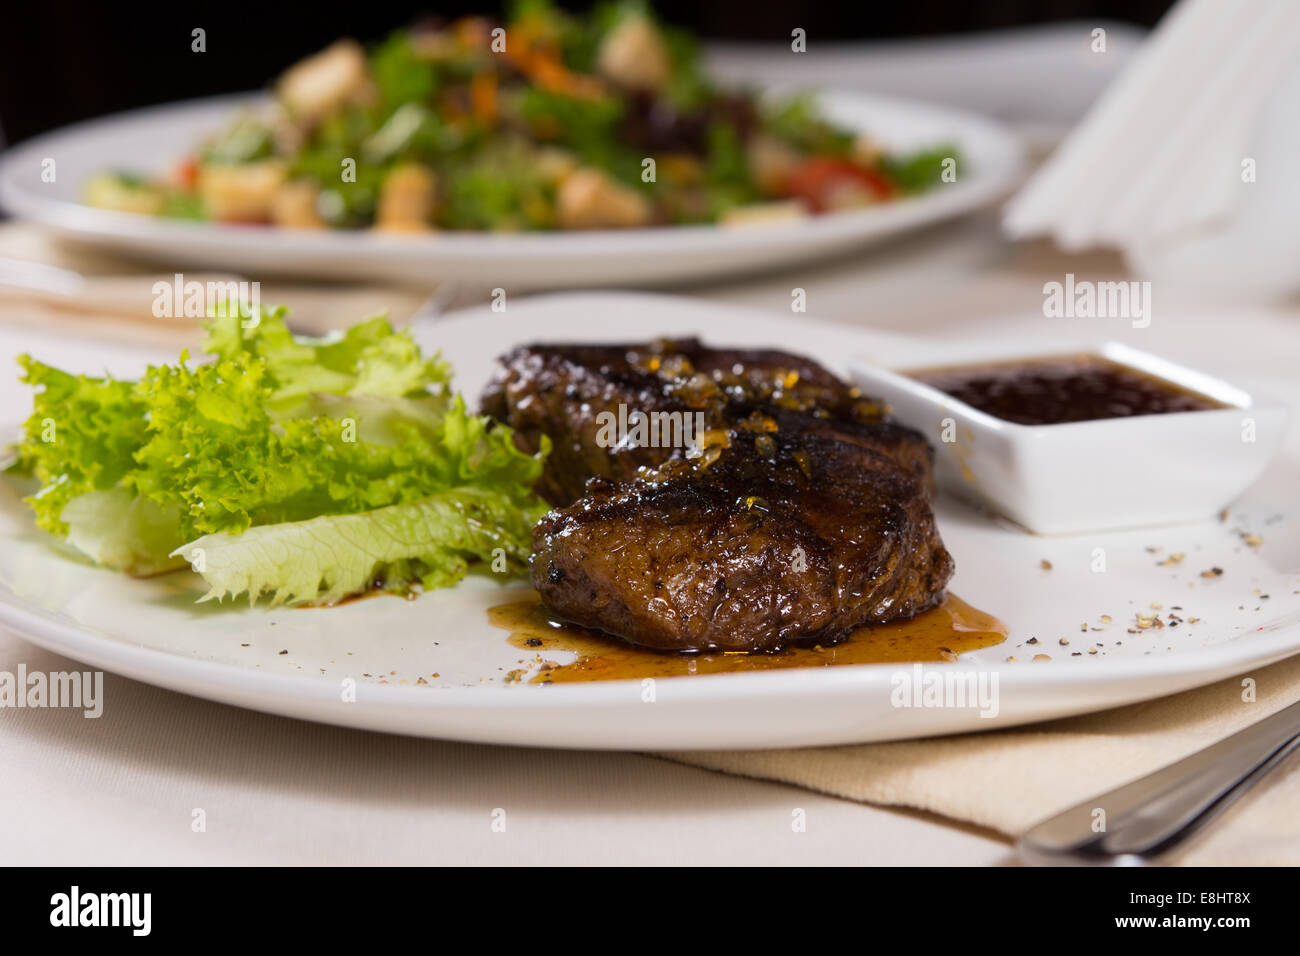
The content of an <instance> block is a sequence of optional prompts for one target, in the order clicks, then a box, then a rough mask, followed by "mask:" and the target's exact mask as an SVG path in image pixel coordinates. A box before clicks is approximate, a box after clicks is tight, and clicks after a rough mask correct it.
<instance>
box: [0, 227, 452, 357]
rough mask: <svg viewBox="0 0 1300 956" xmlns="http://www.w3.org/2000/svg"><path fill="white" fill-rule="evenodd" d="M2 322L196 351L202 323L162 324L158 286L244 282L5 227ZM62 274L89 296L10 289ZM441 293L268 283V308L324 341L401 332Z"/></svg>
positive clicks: (0, 242) (1, 232)
mask: <svg viewBox="0 0 1300 956" xmlns="http://www.w3.org/2000/svg"><path fill="white" fill-rule="evenodd" d="M0 259H3V260H7V261H6V262H5V263H3V265H5V266H6V269H0V320H5V321H19V322H32V323H39V324H40V325H41V326H43V327H45V328H56V329H67V330H69V331H70V332H76V331H77V330H87V329H92V328H93V330H94V332H95V333H96V334H99V335H104V336H107V337H111V338H113V339H116V340H118V341H129V342H140V343H141V344H153V345H159V346H171V345H175V346H177V347H178V348H179V347H180V346H191V347H192V346H194V345H196V344H197V343H198V342H199V341H200V340H201V339H202V330H201V328H200V323H199V320H196V319H178V318H163V319H160V318H155V317H154V316H153V314H152V308H151V306H152V302H153V295H154V294H153V291H152V290H153V284H154V283H155V282H156V281H159V280H163V281H167V282H171V281H173V276H174V274H175V273H176V272H177V271H182V272H183V273H184V274H185V277H186V280H198V281H206V279H208V278H222V279H228V278H235V279H237V278H239V277H238V276H234V275H231V274H226V273H222V274H220V275H218V274H216V273H209V272H204V273H202V274H200V273H197V272H193V271H190V270H176V269H168V268H162V267H158V266H156V265H151V264H149V263H146V262H142V261H138V260H133V259H127V258H121V257H118V256H114V255H112V254H110V253H107V252H103V251H101V250H98V249H95V248H92V247H91V246H88V245H85V244H84V243H78V242H73V241H69V240H63V239H58V238H56V237H53V236H51V235H49V234H47V233H45V232H43V231H41V230H40V229H38V228H36V227H34V226H31V225H28V224H26V223H19V222H7V223H0ZM25 262H31V263H33V264H34V267H35V268H38V269H39V268H42V267H54V268H56V269H65V270H70V271H72V272H75V273H77V274H78V275H81V276H82V277H84V278H85V279H86V283H85V286H84V288H83V289H82V290H81V291H79V292H77V293H75V294H70V295H63V296H51V295H44V294H38V293H34V292H31V291H29V290H26V289H23V288H21V287H19V286H17V285H10V284H6V283H5V281H4V277H3V273H4V272H5V271H21V269H22V266H21V264H22V263H25ZM441 291H450V290H439V289H436V288H435V284H434V283H432V282H431V283H430V284H429V287H428V288H404V287H401V286H393V285H377V284H356V283H349V284H331V283H320V282H315V283H307V282H292V281H280V280H274V281H267V280H261V286H260V292H261V299H262V303H263V304H264V305H287V306H289V308H290V316H289V321H290V324H291V325H292V326H293V327H294V328H295V329H297V330H299V331H302V332H306V333H311V334H320V333H323V332H327V331H329V330H331V329H339V328H345V327H347V326H348V325H351V324H352V323H354V322H357V321H359V320H360V319H362V318H365V317H366V316H370V315H374V314H375V313H376V312H382V311H387V312H388V314H389V317H390V318H391V319H392V320H393V321H394V322H395V323H397V324H403V323H405V322H407V321H408V320H409V319H410V318H411V316H412V315H414V314H415V312H416V311H417V310H418V309H420V308H421V307H424V306H426V304H428V303H429V302H430V301H431V299H433V298H434V297H435V295H438V293H439V292H441Z"/></svg>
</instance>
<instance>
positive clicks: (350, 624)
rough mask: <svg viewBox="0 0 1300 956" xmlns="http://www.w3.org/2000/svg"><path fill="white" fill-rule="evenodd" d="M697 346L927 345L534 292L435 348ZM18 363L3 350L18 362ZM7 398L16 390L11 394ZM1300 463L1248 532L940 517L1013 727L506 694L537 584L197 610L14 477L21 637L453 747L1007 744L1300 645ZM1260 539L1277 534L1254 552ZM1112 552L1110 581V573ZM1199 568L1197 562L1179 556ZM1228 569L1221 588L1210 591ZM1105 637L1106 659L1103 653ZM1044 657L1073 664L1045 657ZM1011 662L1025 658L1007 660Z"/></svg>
mask: <svg viewBox="0 0 1300 956" xmlns="http://www.w3.org/2000/svg"><path fill="white" fill-rule="evenodd" d="M683 333H685V334H690V333H698V334H700V335H702V336H703V337H704V338H705V339H706V340H707V341H710V342H714V343H718V344H729V343H737V342H743V343H745V344H746V345H750V346H758V345H770V346H775V347H780V348H787V349H795V350H798V351H802V352H806V353H808V354H810V355H812V356H815V357H816V358H818V359H820V360H821V361H823V362H825V363H827V364H828V365H829V366H830V367H831V368H833V369H837V370H840V371H844V368H845V364H846V363H847V362H848V361H849V360H850V359H851V358H853V357H855V356H868V355H869V356H872V357H874V358H876V359H877V360H879V361H882V362H887V361H888V360H889V356H890V355H891V354H897V355H903V354H905V353H906V352H907V350H908V349H909V348H910V349H913V350H914V349H915V348H916V341H915V340H912V339H904V338H900V337H894V336H888V335H881V334H877V333H870V332H864V331H854V330H851V329H847V328H845V327H843V326H834V325H828V324H821V323H818V322H815V321H813V320H810V319H804V318H802V317H801V320H800V322H798V323H793V322H791V321H790V320H789V319H788V318H781V317H779V316H772V315H768V314H765V313H762V312H755V311H752V310H748V309H740V308H728V307H721V306H717V305H713V304H709V303H703V302H697V301H692V300H687V299H678V298H669V297H660V296H650V295H612V294H601V293H592V294H586V295H567V296H553V297H546V298H541V299H536V300H531V301H530V300H521V301H518V302H513V303H511V304H510V306H509V308H508V311H507V312H505V313H504V314H502V313H492V312H489V311H487V310H486V309H481V310H474V311H473V312H467V313H461V314H459V315H457V316H455V317H453V318H449V319H446V320H444V321H440V322H435V323H433V324H431V325H428V326H426V327H424V328H422V329H421V330H420V332H419V335H420V338H421V339H422V341H423V342H424V343H425V344H426V345H429V346H437V347H440V348H442V349H443V350H444V352H445V353H446V355H447V357H448V358H449V359H451V360H452V361H453V362H454V363H455V366H456V371H457V381H458V382H459V385H460V387H461V388H462V389H463V390H464V391H465V392H466V393H467V394H470V395H473V394H477V392H478V389H479V388H480V387H481V385H482V384H483V382H484V381H485V380H486V378H487V376H488V374H489V372H490V370H491V368H492V365H493V359H494V357H495V355H496V354H497V353H498V352H500V351H501V350H503V349H506V348H508V347H509V346H511V345H514V344H517V343H524V342H530V341H535V340H538V339H543V340H588V341H590V340H606V341H611V340H644V339H648V338H653V337H656V336H661V335H674V334H683ZM19 348H25V349H27V350H30V351H31V352H33V353H34V354H36V355H37V356H43V357H46V358H48V359H50V360H52V361H55V362H58V363H59V364H61V365H67V366H69V367H73V368H81V369H83V370H87V371H90V370H98V369H101V368H103V367H105V366H106V365H107V366H108V367H109V368H111V370H112V371H113V372H114V373H116V374H131V373H132V372H133V371H138V370H139V369H140V368H142V367H143V365H144V363H145V362H146V361H147V360H154V361H157V360H159V359H160V358H164V357H165V356H160V355H157V354H150V355H144V354H140V353H134V354H130V353H123V352H120V351H115V350H112V349H109V348H107V347H105V346H94V347H91V346H87V345H82V344H79V343H77V342H75V341H70V340H66V339H63V340H60V339H57V338H54V337H52V336H51V337H42V336H41V335H40V334H39V333H37V332H34V331H31V330H24V331H23V332H22V333H21V335H20V334H18V333H16V332H13V331H8V332H6V331H4V330H0V353H11V352H14V351H16V350H18V349H19ZM5 358H6V355H5V354H0V364H2V363H3V362H4V360H5ZM1210 371H1213V370H1210ZM5 394H10V395H12V394H13V392H12V390H10V389H9V388H8V387H7V386H6V387H5V388H4V389H0V396H3V395H5ZM10 407H12V406H10ZM1121 451H1122V450H1121ZM1297 467H1300V465H1298V463H1297V460H1296V452H1295V447H1294V445H1292V446H1290V447H1289V448H1288V449H1287V450H1286V451H1285V452H1284V453H1283V454H1282V455H1281V456H1279V458H1278V459H1277V460H1275V462H1274V463H1273V465H1272V466H1271V467H1270V469H1269V470H1268V471H1267V472H1266V473H1265V475H1264V477H1263V478H1261V480H1260V481H1259V482H1257V483H1256V484H1255V485H1254V486H1253V487H1252V488H1251V489H1250V491H1248V492H1247V493H1246V495H1245V497H1244V498H1243V499H1242V500H1240V501H1238V502H1237V503H1235V504H1234V505H1233V507H1232V515H1231V518H1230V520H1229V521H1227V522H1219V521H1217V520H1215V521H1209V522H1201V523H1196V524H1188V525H1179V526H1174V527H1168V528H1155V529H1145V530H1143V531H1138V532H1127V533H1112V534H1089V535H1080V536H1072V537H1051V538H1048V537H1037V536H1034V535H1030V534H1027V533H1026V532H1024V531H1021V530H1019V529H1016V528H1012V527H1009V526H1006V525H1003V524H1000V523H998V522H996V521H994V520H991V519H990V518H988V517H986V516H984V515H983V514H980V513H978V512H976V511H973V510H971V509H969V508H967V507H965V506H963V505H960V504H956V503H952V502H948V501H944V502H942V503H941V505H940V507H939V509H938V517H939V528H940V531H941V533H942V535H943V539H944V541H945V542H946V544H947V545H948V548H949V549H950V550H951V551H952V554H953V557H954V559H955V560H956V564H957V574H956V577H955V578H954V579H953V581H952V585H951V590H952V592H953V593H954V594H956V595H958V596H960V597H961V598H963V599H964V600H966V601H968V602H969V603H971V604H973V605H975V606H976V607H978V608H981V609H983V610H985V611H988V612H990V613H993V614H995V615H997V616H999V617H1001V618H1002V619H1003V620H1004V621H1005V622H1006V623H1007V624H1008V626H1009V627H1010V631H1011V638H1010V640H1009V641H1008V642H1007V643H1005V644H1003V645H1000V646H997V647H993V648H988V649H985V650H981V651H977V652H973V653H970V654H966V655H963V656H962V657H961V658H960V660H959V662H958V663H957V664H950V665H928V666H927V670H937V671H940V672H943V671H944V670H945V668H947V669H949V670H948V672H949V673H956V671H954V670H952V669H953V668H956V669H958V670H960V671H962V672H979V673H984V674H987V675H989V676H990V677H991V676H992V675H996V677H997V681H998V714H997V716H996V717H993V718H982V717H980V716H978V714H977V712H976V711H975V710H972V709H963V708H956V707H911V708H903V707H896V706H893V703H892V702H891V692H892V690H893V688H894V679H895V676H896V675H898V674H900V673H901V672H904V671H910V666H909V665H902V666H898V665H892V664H889V665H871V666H854V667H844V666H837V667H829V668H818V669H804V670H785V671H768V672H759V673H744V674H724V675H716V676H712V675H711V676H701V677H681V678H669V679H661V680H660V681H658V684H657V688H656V695H655V697H656V699H655V701H654V702H653V703H646V702H645V701H644V700H643V698H642V687H641V684H640V683H639V682H637V681H613V682H597V683H590V684H555V685H550V686H542V685H535V684H526V683H525V684H510V685H507V684H506V683H505V682H504V680H503V678H504V676H505V674H506V672H508V671H510V670H513V669H515V668H518V667H520V666H521V664H520V661H521V659H523V658H526V657H529V656H530V655H528V654H525V653H523V652H521V651H520V650H517V649H515V648H513V647H511V646H510V645H509V644H507V642H506V639H507V635H506V633H505V632H504V631H502V630H500V629H498V628H495V627H493V626H491V625H490V624H489V623H488V621H487V618H486V615H485V609H486V608H488V607H491V606H492V605H495V604H500V603H503V602H504V601H506V600H509V599H511V598H512V597H518V596H520V595H521V594H523V593H526V592H525V589H523V588H522V587H520V586H518V585H515V586H513V587H511V588H510V589H506V588H504V587H502V586H501V585H498V584H497V583H495V582H493V581H491V580H487V579H486V578H485V577H480V578H473V579H471V580H468V581H466V582H465V583H463V584H462V585H460V586H458V587H456V588H453V589H450V590H447V591H439V592H433V593H430V594H426V595H424V596H422V597H420V598H419V599H417V600H414V601H404V600H401V599H399V598H393V597H387V596H381V597H375V598H371V599H369V600H364V601H356V602H353V603H351V604H347V605H344V606H342V607H337V608H332V609H300V610H288V609H280V610H275V611H269V610H264V609H261V608H252V609H250V608H249V607H248V606H247V605H246V604H234V605H232V604H230V603H227V604H226V605H224V606H218V605H216V604H204V605H196V604H194V603H193V602H194V599H195V598H196V597H197V596H199V594H200V593H201V592H202V590H203V588H202V586H201V585H200V584H199V583H198V582H197V578H196V577H195V576H194V575H191V574H189V573H188V572H182V573H178V574H172V575H167V576H164V577H160V578H156V579H152V580H144V581H136V580H131V579H129V578H126V577H123V576H121V575H118V574H115V573H112V572H109V571H102V570H98V569H96V568H93V567H89V566H87V565H85V564H81V563H78V562H77V561H76V560H73V559H70V558H68V557H66V556H64V555H63V554H61V553H60V552H59V551H57V550H56V549H55V547H53V546H52V543H51V541H50V539H48V538H47V537H46V536H44V535H43V534H42V533H40V532H38V531H36V530H35V528H34V527H33V525H32V522H31V518H30V515H29V514H28V512H27V509H26V508H25V506H24V505H22V504H21V502H19V501H18V500H17V497H16V496H15V495H14V494H13V493H12V491H11V490H10V489H9V488H8V486H7V485H4V486H0V624H4V625H6V626H8V627H10V628H12V629H13V630H15V631H16V632H18V633H20V634H22V635H25V636H26V637H28V638H29V639H31V640H32V641H34V642H35V643H37V644H40V645H42V646H44V647H47V648H49V649H51V650H54V651H57V652H59V653H62V654H65V655H67V656H69V657H71V658H74V659H76V660H79V661H84V662H85V663H87V664H89V665H91V666H94V667H100V668H104V669H107V670H111V671H115V672H117V673H121V674H125V675H127V676H130V677H133V678H136V679H138V680H142V681H147V682H149V683H153V684H158V685H160V686H163V687H168V688H171V689H173V690H178V691H181V692H183V693H188V694H194V695H196V696H199V697H205V698H209V699H212V700H218V701H224V702H226V703H230V704H236V705H239V706H243V707H251V708H254V709H257V710H263V711H268V712H271V713H277V714H285V715H289V716H293V717H302V718H306V719H309V720H318V721H323V722H326V723H333V724H341V725H346V726H352V727H362V728H368V729H374V730H386V731H394V732H398V733H407V734H416V735H422V736H429V737H441V738H449V739H456V740H471V741H486V742H494V743H507V744H521V745H534V746H550V747H583V748H607V749H691V748H739V747H746V748H763V747H785V746H800V745H819V744H839V743H850V742H862V741H873V740H893V739H901V738H907V737H919V736H930V735H935V734H946V733H957V732H962V731H970V730H987V729H990V728H993V727H1001V726H1007V725H1011V724H1017V723H1024V722H1027V721H1033V720H1042V719H1046V718H1051V717H1063V716H1066V715H1069V714H1077V713H1082V712H1086V711H1091V710H1099V709H1103V708H1106V707H1113V706H1117V705H1120V704H1125V703H1129V702H1132V701H1137V700H1143V699H1147V698H1151V697H1156V696H1160V695H1164V694H1171V693H1174V692H1176V691H1180V690H1184V689H1187V688H1189V687H1195V686H1198V685H1202V684H1206V683H1209V682H1212V681H1215V680H1219V679H1221V678H1224V677H1229V676H1232V675H1234V674H1242V673H1250V672H1253V671H1254V670H1255V669H1256V668H1259V667H1261V666H1263V665H1264V664H1267V663H1271V662H1273V661H1276V660H1280V659H1281V658H1283V657H1287V656H1289V655H1291V654H1294V653H1296V652H1297V651H1300V580H1298V578H1297V569H1298V568H1300V521H1298V520H1297V517H1298V516H1297V515H1296V514H1295V513H1294V512H1295V508H1294V505H1295V495H1294V483H1295V475H1296V472H1297ZM1247 531H1248V532H1251V533H1256V534H1258V535H1259V536H1260V537H1262V539H1263V540H1262V543H1258V544H1257V545H1256V546H1251V545H1250V544H1248V543H1246V542H1245V541H1244V540H1243V538H1242V532H1247ZM1098 549H1100V551H1101V553H1102V554H1103V555H1104V570H1103V571H1098V570H1096V568H1097V567H1098V564H1097V561H1098V553H1099V552H1098ZM1149 549H1159V550H1157V551H1153V550H1149ZM1179 553H1181V554H1183V555H1184V556H1185V557H1184V558H1183V559H1182V560H1181V561H1179V562H1177V563H1169V564H1162V563H1161V562H1164V561H1167V560H1168V558H1169V557H1170V556H1171V555H1175V554H1179ZM1044 560H1047V561H1050V562H1051V565H1052V568H1051V570H1044V569H1043V567H1042V566H1041V562H1042V561H1044ZM1213 567H1219V568H1222V569H1223V572H1224V573H1223V574H1222V575H1221V576H1215V577H1213V578H1205V577H1202V576H1201V573H1200V572H1202V571H1204V570H1208V569H1210V568H1213ZM1265 595H1267V597H1265ZM1153 604H1159V605H1162V608H1161V609H1160V610H1159V611H1158V613H1159V615H1160V616H1161V618H1162V619H1167V617H1168V615H1169V614H1171V613H1173V614H1177V615H1178V616H1179V617H1181V618H1182V619H1183V623H1182V624H1180V625H1179V626H1177V627H1165V628H1163V629H1155V628H1148V629H1143V630H1141V631H1139V632H1138V633H1135V634H1130V633H1128V628H1129V627H1130V626H1132V625H1133V624H1134V622H1135V616H1136V614H1138V613H1143V614H1151V613H1157V612H1156V610H1155V609H1154V608H1153V607H1152V605H1153ZM1102 615H1108V616H1109V617H1110V618H1111V620H1110V622H1109V623H1107V622H1105V621H1104V620H1103V617H1102ZM1193 619H1196V620H1195V621H1194V622H1193ZM1081 626H1085V627H1087V628H1093V627H1096V628H1100V630H1095V631H1094V630H1081ZM1029 638H1036V639H1037V643H1036V644H1028V643H1026V642H1027V641H1028V639H1029ZM1061 638H1065V639H1066V640H1068V641H1069V644H1068V645H1061V644H1060V643H1058V642H1059V640H1060V639H1061ZM1095 644H1100V645H1101V646H1100V647H1099V648H1098V651H1097V653H1096V654H1090V653H1089V652H1088V651H1089V648H1090V647H1092V646H1093V645H1095ZM1076 652H1077V653H1079V655H1080V656H1078V657H1071V656H1070V655H1071V654H1072V653H1076ZM547 654H548V656H549V657H554V658H555V659H556V660H559V661H561V662H562V661H563V660H564V655H562V654H559V653H558V652H550V651H548V652H547ZM1035 654H1047V655H1050V657H1051V658H1052V659H1051V660H1050V661H1048V662H1042V663H1031V658H1032V657H1033V656H1034V655H1035ZM1009 656H1014V657H1016V658H1018V660H1017V661H1015V662H1007V660H1006V659H1007V658H1008V657H1009ZM435 674H437V675H438V676H437V677H434V676H433V675H435ZM347 678H352V679H354V680H356V681H357V699H356V701H355V702H351V703H345V702H344V701H343V699H342V697H343V695H342V693H341V688H342V682H343V681H344V680H345V679H347ZM420 679H423V680H425V681H427V682H428V686H421V685H419V684H417V681H419V680H420ZM105 706H106V707H112V701H111V700H110V701H107V702H106V704H105Z"/></svg>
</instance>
